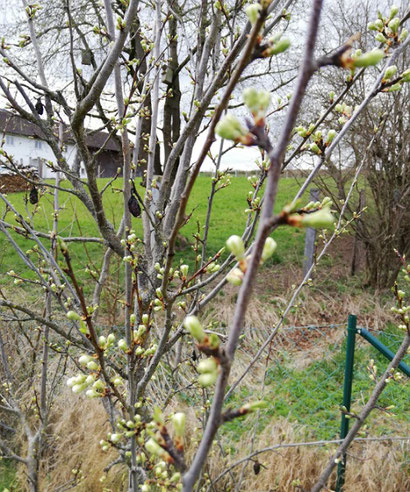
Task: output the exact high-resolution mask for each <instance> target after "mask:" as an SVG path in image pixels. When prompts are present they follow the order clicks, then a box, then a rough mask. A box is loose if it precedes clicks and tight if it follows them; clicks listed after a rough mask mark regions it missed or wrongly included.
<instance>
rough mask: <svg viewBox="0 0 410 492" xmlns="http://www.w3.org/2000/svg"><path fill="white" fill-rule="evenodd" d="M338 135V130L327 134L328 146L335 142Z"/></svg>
mask: <svg viewBox="0 0 410 492" xmlns="http://www.w3.org/2000/svg"><path fill="white" fill-rule="evenodd" d="M336 135H337V133H336V130H329V131H328V132H327V137H326V145H330V144H331V143H332V142H333V140H334V138H335V137H336Z"/></svg>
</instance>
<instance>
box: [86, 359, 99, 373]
mask: <svg viewBox="0 0 410 492" xmlns="http://www.w3.org/2000/svg"><path fill="white" fill-rule="evenodd" d="M99 367H100V366H99V365H98V364H97V363H96V362H95V360H92V361H90V362H88V364H87V369H89V370H90V371H97V370H98V368H99Z"/></svg>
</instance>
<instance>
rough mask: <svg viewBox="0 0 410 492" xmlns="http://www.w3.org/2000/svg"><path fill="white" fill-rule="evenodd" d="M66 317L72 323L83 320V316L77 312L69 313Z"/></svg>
mask: <svg viewBox="0 0 410 492" xmlns="http://www.w3.org/2000/svg"><path fill="white" fill-rule="evenodd" d="M66 316H67V318H68V319H69V320H70V321H80V319H81V316H80V315H79V314H77V313H76V312H75V311H68V313H67V314H66Z"/></svg>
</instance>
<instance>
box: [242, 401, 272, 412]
mask: <svg viewBox="0 0 410 492" xmlns="http://www.w3.org/2000/svg"><path fill="white" fill-rule="evenodd" d="M267 406H268V404H267V402H266V401H264V400H258V401H254V402H252V403H247V404H246V405H244V406H243V407H242V408H243V409H244V410H246V411H247V412H254V411H255V410H261V409H262V408H266V407H267Z"/></svg>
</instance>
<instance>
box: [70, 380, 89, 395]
mask: <svg viewBox="0 0 410 492" xmlns="http://www.w3.org/2000/svg"><path fill="white" fill-rule="evenodd" d="M86 387H87V385H86V384H84V383H83V384H75V385H74V386H73V387H72V388H71V389H72V391H73V393H75V394H76V395H78V394H79V393H81V392H82V391H83V390H85V388H86Z"/></svg>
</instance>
